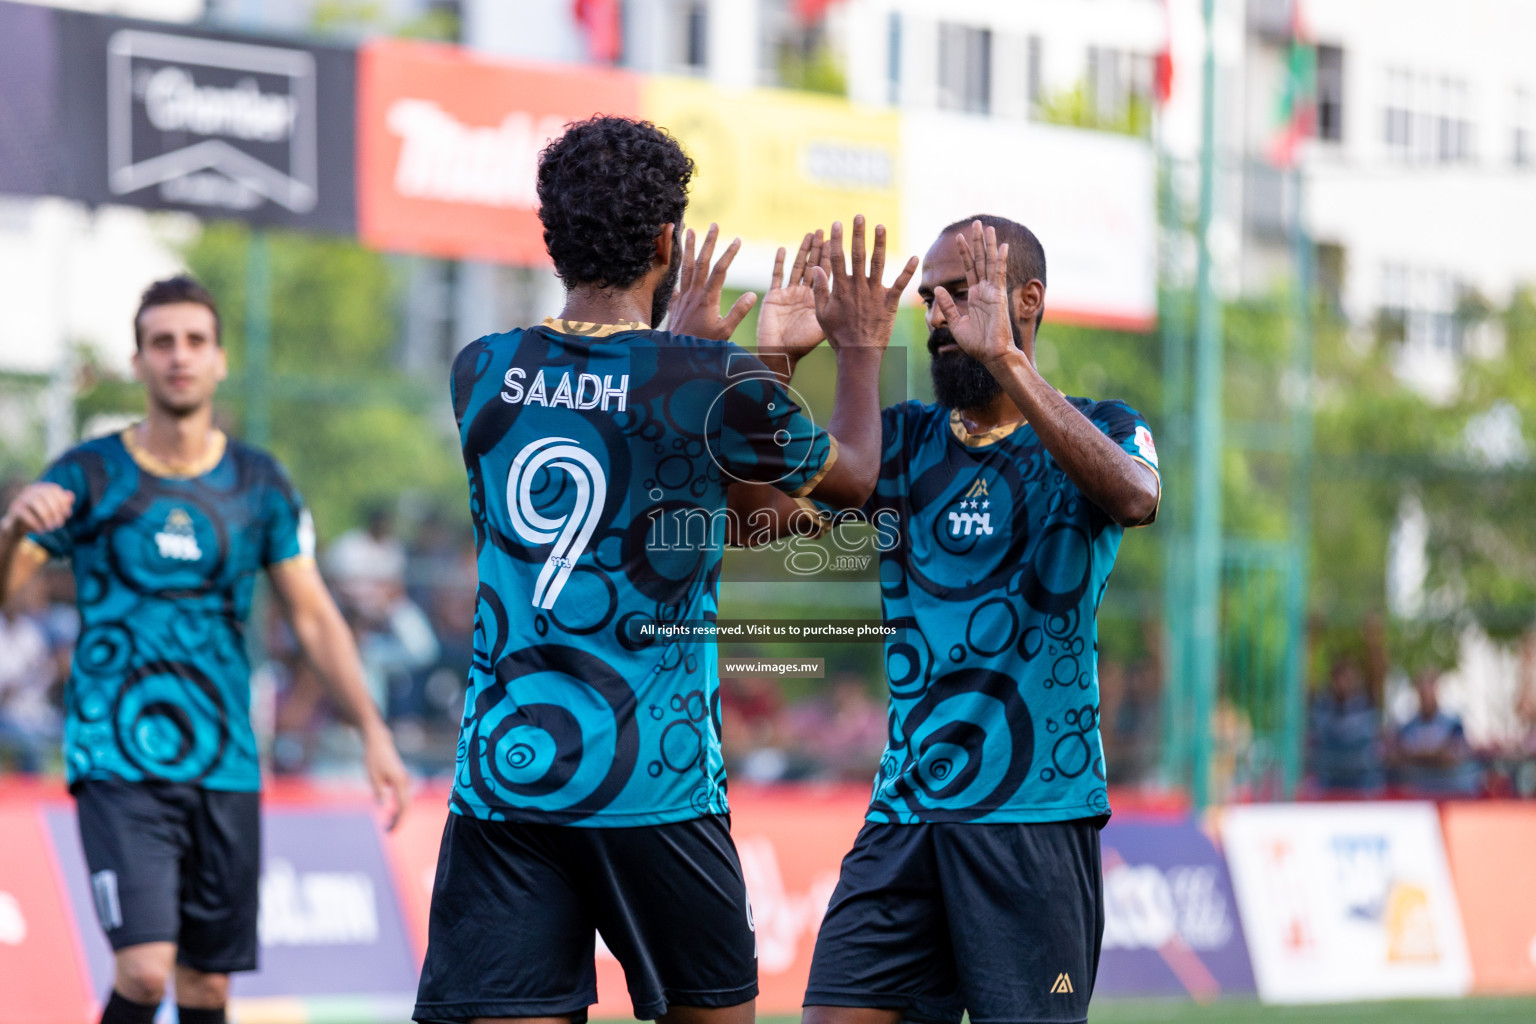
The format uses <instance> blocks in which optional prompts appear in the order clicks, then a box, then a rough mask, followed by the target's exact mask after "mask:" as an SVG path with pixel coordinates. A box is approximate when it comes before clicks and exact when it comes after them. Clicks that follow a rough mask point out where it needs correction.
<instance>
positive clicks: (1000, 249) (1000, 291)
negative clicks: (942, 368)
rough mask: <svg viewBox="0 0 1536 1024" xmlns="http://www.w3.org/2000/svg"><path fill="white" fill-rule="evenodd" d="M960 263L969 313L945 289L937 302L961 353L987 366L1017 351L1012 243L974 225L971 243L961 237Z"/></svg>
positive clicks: (939, 292)
mask: <svg viewBox="0 0 1536 1024" xmlns="http://www.w3.org/2000/svg"><path fill="white" fill-rule="evenodd" d="M960 261H961V262H962V263H963V264H964V265H965V284H966V311H965V315H963V316H962V315H961V314H960V311H959V309H958V308H957V307H956V305H955V300H954V298H953V297H951V296H950V294H949V292H948V291H947V290H945V289H944V288H943V287H942V286H941V287H938V288H935V289H934V292H933V301H934V303H935V304H936V305H937V306H938V307H939V312H940V313H941V314H943V316H944V320H945V322H946V323H947V324H948V325H949V333H950V334H952V335H953V336H954V339H955V344H956V345H959V346H960V351H962V352H964V353H965V354H966V355H968V356H970V357H971V358H972V359H975V360H977V361H978V362H981V363H983V364H985V363H991V362H993V361H995V360H997V359H1001V358H1003V357H1004V356H1006V355H1008V353H1009V352H1011V351H1012V350H1013V326H1012V324H1011V323H1010V322H1009V310H1008V244H1007V243H1006V242H1005V243H1003V245H1001V246H999V245H998V244H997V232H996V231H995V230H993V229H992V228H985V229H983V228H982V225H981V221H974V222H973V223H972V224H971V237H970V240H969V241H967V239H966V237H965V235H964V234H963V233H962V234H961V235H960Z"/></svg>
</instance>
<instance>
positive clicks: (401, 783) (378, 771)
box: [363, 722, 411, 831]
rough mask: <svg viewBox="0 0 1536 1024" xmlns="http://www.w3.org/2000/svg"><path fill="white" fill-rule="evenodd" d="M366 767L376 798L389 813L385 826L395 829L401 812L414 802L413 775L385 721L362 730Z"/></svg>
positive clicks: (364, 764)
mask: <svg viewBox="0 0 1536 1024" xmlns="http://www.w3.org/2000/svg"><path fill="white" fill-rule="evenodd" d="M363 770H364V771H366V772H367V773H368V784H369V785H370V786H372V787H373V799H374V800H375V801H376V802H377V803H378V805H379V806H380V807H383V808H385V810H386V814H387V815H388V823H387V824H386V825H385V826H384V827H385V829H386V830H388V831H394V828H395V826H396V825H398V824H399V823H400V816H401V815H402V814H404V813H405V809H406V808H407V807H409V806H410V805H411V776H410V774H409V773H408V772H407V771H406V770H405V762H404V761H401V760H400V752H399V751H398V750H396V749H395V739H394V737H393V736H392V735H390V732H389V727H388V726H387V725H385V724H384V723H383V722H379V723H378V724H377V725H375V726H374V727H372V728H368V729H365V730H364V731H363Z"/></svg>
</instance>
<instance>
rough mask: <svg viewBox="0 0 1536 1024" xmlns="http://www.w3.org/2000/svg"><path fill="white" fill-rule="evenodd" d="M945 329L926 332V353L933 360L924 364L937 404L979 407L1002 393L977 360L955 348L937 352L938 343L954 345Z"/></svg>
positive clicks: (984, 405) (964, 407) (988, 372)
mask: <svg viewBox="0 0 1536 1024" xmlns="http://www.w3.org/2000/svg"><path fill="white" fill-rule="evenodd" d="M954 340H955V338H954V335H952V334H950V333H949V328H947V327H940V328H938V329H937V330H935V331H933V333H931V334H929V335H928V354H929V355H931V356H932V357H933V361H932V362H931V363H930V364H929V365H928V372H929V375H930V376H931V377H932V378H933V396H934V398H936V399H938V402H939V404H940V405H947V406H949V407H950V408H951V409H981V408H984V407H986V406H987V405H990V404H991V402H992V400H993V399H994V398H996V397H997V396H998V395H1000V394H1002V391H1003V386H1002V385H1001V384H999V383H998V382H997V378H996V377H994V376H992V373H991V371H989V370H988V369H987V368H986V367H985V366H982V365H981V363H979V362H977V361H976V360H975V359H973V358H971V357H970V356H968V355H966V354H965V353H964V352H962V351H960V350H959V349H958V348H957V349H955V350H953V351H951V352H942V353H941V352H940V351H939V346H940V345H950V344H954Z"/></svg>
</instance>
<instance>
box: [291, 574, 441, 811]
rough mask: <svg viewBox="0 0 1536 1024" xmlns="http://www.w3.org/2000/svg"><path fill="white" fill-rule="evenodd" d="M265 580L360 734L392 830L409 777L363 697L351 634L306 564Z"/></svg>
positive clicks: (366, 697) (404, 802)
mask: <svg viewBox="0 0 1536 1024" xmlns="http://www.w3.org/2000/svg"><path fill="white" fill-rule="evenodd" d="M268 578H269V579H270V580H271V581H272V589H273V591H275V592H276V594H277V596H278V601H279V603H280V604H281V605H282V608H283V612H284V614H285V615H286V617H287V619H288V622H289V624H290V625H291V626H292V627H293V633H294V636H295V637H297V638H298V641H299V647H300V648H301V649H302V650H303V651H304V655H305V657H307V658H308V659H309V661H310V663H311V664H313V665H314V666H315V668H316V670H318V671H319V673H320V675H321V676H322V677H323V678H324V679H325V681H326V683H327V685H328V686H329V687H330V689H331V692H332V694H333V695H334V696H335V698H336V700H337V702H338V703H339V704H340V705H341V709H342V712H343V714H344V715H346V717H347V718H349V719H351V721H352V722H353V724H354V725H356V726H357V728H358V730H359V731H360V732H361V733H362V737H363V768H364V770H365V771H366V772H367V774H368V783H369V785H370V786H372V787H373V795H374V799H376V800H377V801H378V802H379V803H380V805H382V806H385V807H387V808H388V815H389V823H388V827H389V828H391V829H393V828H394V827H395V825H396V823H397V822H399V820H400V816H401V815H402V814H403V813H405V809H406V808H407V807H408V806H410V802H411V785H410V776H409V775H408V774H407V773H406V770H405V765H404V763H403V762H401V760H400V754H399V752H398V751H396V750H395V740H394V737H393V736H392V735H391V734H390V731H389V726H387V725H385V724H384V719H383V717H382V716H381V715H380V714H379V709H378V708H377V707H376V706H375V705H374V703H373V698H372V697H370V696H369V695H368V688H367V686H366V685H365V684H364V682H363V665H362V661H361V660H360V659H359V658H358V654H357V644H356V642H355V641H354V640H353V639H352V631H351V629H350V628H348V626H347V622H346V620H345V619H344V618H343V617H342V614H341V611H340V609H338V608H337V607H336V602H335V601H333V600H331V595H330V592H329V591H327V590H326V588H325V581H324V580H322V579H321V578H320V571H319V570H318V569H316V568H315V565H314V563H313V562H312V561H310V560H309V559H302V558H296V559H290V560H289V561H287V562H280V563H278V564H277V565H275V566H273V567H272V569H271V570H270V571H269V572H268Z"/></svg>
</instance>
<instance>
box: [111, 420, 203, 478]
mask: <svg viewBox="0 0 1536 1024" xmlns="http://www.w3.org/2000/svg"><path fill="white" fill-rule="evenodd" d="M138 426H139V425H138V424H137V423H135V424H134V425H133V426H131V427H129V428H128V429H127V430H124V431H123V432H122V433H121V434H119V435H118V437H119V438H120V439H121V440H122V442H123V447H124V448H126V449H127V450H128V456H129V457H130V458H132V459H133V461H134V462H136V463H138V466H139V468H140V469H142V470H143V471H144V472H146V473H148V474H149V475H150V476H158V477H160V478H161V479H163V480H191V479H192V478H193V477H199V476H202V475H203V474H204V473H207V472H208V471H209V470H211V469H213V467H214V466H217V465H218V464H219V460H221V459H223V458H224V449H225V448H226V447H228V443H229V438H227V437H225V436H224V431H222V430H220V429H218V428H217V427H215V428H214V429H213V433H212V435H211V436H210V437H209V438H208V447H207V449H205V450H204V452H203V457H202V458H200V459H198V460H197V461H196V462H191V463H185V464H175V463H170V462H166V461H164V460H163V459H159V458H156V457H155V456H153V455H151V454H150V453H149V452H147V451H145V450H144V447H143V446H142V445H140V444H139V439H138V438H137V437H135V436H134V434H133V432H134V431H135V430H137V429H138Z"/></svg>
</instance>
